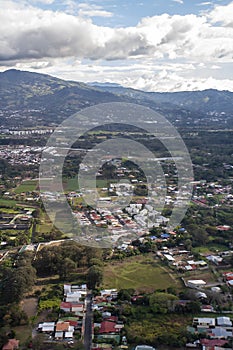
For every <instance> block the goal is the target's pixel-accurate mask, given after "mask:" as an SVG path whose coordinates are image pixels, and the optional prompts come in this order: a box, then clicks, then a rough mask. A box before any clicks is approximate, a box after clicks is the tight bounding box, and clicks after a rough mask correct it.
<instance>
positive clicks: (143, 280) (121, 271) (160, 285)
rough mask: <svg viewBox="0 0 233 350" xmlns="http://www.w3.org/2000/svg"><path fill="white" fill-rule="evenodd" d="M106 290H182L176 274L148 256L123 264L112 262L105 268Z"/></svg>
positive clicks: (133, 258)
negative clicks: (171, 288) (170, 288)
mask: <svg viewBox="0 0 233 350" xmlns="http://www.w3.org/2000/svg"><path fill="white" fill-rule="evenodd" d="M103 285H104V287H105V288H117V289H121V288H134V289H136V290H140V291H153V290H155V289H166V288H168V287H175V288H178V289H180V288H182V285H181V282H180V280H179V279H178V278H177V276H176V275H175V274H173V275H172V273H171V272H170V271H169V270H168V268H167V267H164V266H162V265H161V263H160V262H157V261H155V260H154V258H153V257H152V256H151V257H148V256H135V257H131V258H128V259H125V260H124V261H123V262H111V263H109V264H107V265H106V266H105V268H104V280H103Z"/></svg>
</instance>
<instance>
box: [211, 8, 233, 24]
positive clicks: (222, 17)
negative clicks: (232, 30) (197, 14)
mask: <svg viewBox="0 0 233 350" xmlns="http://www.w3.org/2000/svg"><path fill="white" fill-rule="evenodd" d="M207 17H208V18H209V19H210V21H211V22H212V23H221V24H223V25H224V26H227V27H233V2H231V3H230V4H228V5H226V6H215V8H214V9H213V10H212V11H211V12H210V13H209V14H208V15H207Z"/></svg>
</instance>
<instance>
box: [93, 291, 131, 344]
mask: <svg viewBox="0 0 233 350" xmlns="http://www.w3.org/2000/svg"><path fill="white" fill-rule="evenodd" d="M117 294H118V293H117V290H116V289H108V290H101V291H100V295H97V296H96V297H95V298H94V300H93V310H97V311H99V313H100V314H101V321H100V322H98V323H94V339H93V347H92V349H93V350H94V349H98V348H100V347H101V346H102V344H103V343H107V344H113V343H114V344H117V345H119V344H120V343H123V344H126V342H127V340H126V338H125V337H122V336H121V330H122V329H123V328H124V324H123V322H122V321H119V319H118V317H117V316H114V315H112V314H111V312H110V311H109V307H112V306H115V304H116V299H117Z"/></svg>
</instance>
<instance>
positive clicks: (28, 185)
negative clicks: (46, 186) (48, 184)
mask: <svg viewBox="0 0 233 350" xmlns="http://www.w3.org/2000/svg"><path fill="white" fill-rule="evenodd" d="M37 186H38V181H37V180H26V181H23V182H22V183H21V184H20V185H19V186H18V187H16V189H15V193H16V194H20V193H22V192H32V191H35V190H36V189H37Z"/></svg>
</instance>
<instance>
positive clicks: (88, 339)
mask: <svg viewBox="0 0 233 350" xmlns="http://www.w3.org/2000/svg"><path fill="white" fill-rule="evenodd" d="M84 327H85V328H84V347H85V350H90V349H91V344H92V294H91V293H88V294H87V297H86V315H85V323H84Z"/></svg>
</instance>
